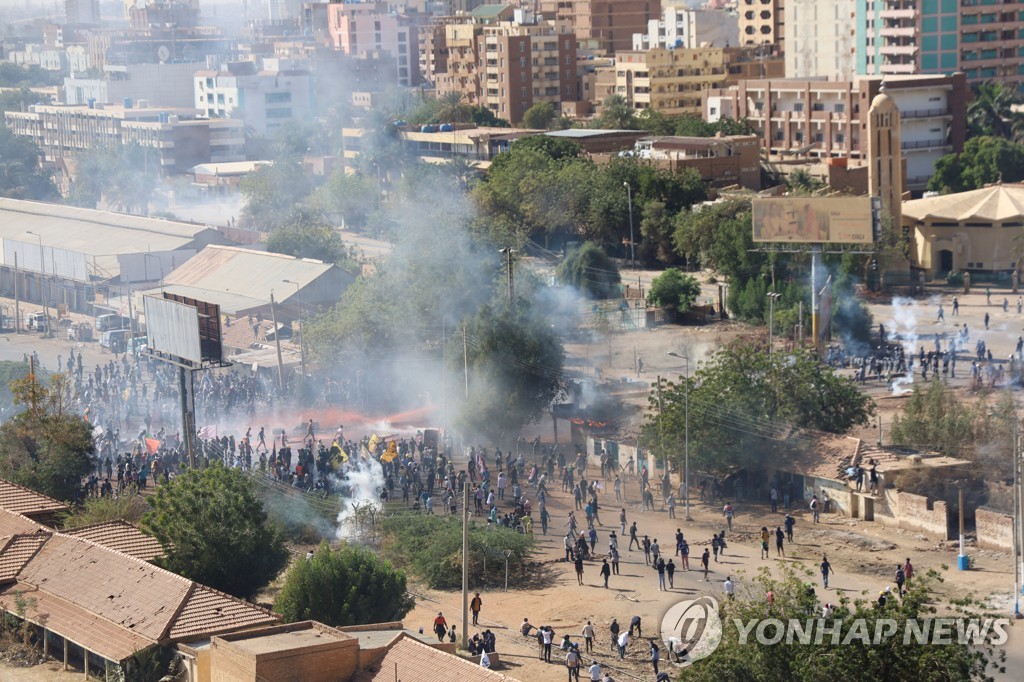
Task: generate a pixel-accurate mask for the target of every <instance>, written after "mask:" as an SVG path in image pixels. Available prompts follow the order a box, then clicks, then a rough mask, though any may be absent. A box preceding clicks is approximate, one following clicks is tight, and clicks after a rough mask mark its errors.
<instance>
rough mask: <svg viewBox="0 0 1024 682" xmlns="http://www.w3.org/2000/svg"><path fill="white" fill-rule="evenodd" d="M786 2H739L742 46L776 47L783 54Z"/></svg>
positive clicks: (771, 0) (755, 0) (770, 0)
mask: <svg viewBox="0 0 1024 682" xmlns="http://www.w3.org/2000/svg"><path fill="white" fill-rule="evenodd" d="M784 5H785V0H739V1H738V2H737V3H736V9H737V11H738V12H739V24H740V44H741V45H757V46H760V45H765V44H768V45H774V46H775V48H776V50H777V51H778V52H779V53H780V54H781V53H783V52H784V51H785V50H784V48H785V33H786V30H785V26H786V20H785V14H786V12H785V6H784Z"/></svg>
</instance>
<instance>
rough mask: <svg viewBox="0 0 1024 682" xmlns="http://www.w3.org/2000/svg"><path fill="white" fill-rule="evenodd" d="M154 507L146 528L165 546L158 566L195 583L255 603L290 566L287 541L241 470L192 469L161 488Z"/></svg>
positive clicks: (144, 520)
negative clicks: (257, 597)
mask: <svg viewBox="0 0 1024 682" xmlns="http://www.w3.org/2000/svg"><path fill="white" fill-rule="evenodd" d="M150 506H151V507H152V509H151V511H149V512H147V513H146V514H145V516H143V518H142V528H143V530H144V531H146V532H147V533H149V534H150V535H152V536H153V537H155V538H156V539H157V540H158V541H159V542H160V544H161V545H163V548H164V556H163V557H162V558H161V559H159V560H158V562H157V563H159V565H160V566H162V567H164V568H166V569H168V570H170V571H173V572H174V573H178V574H180V575H183V576H185V577H186V578H189V579H190V580H195V581H196V582H200V583H203V584H204V585H208V586H210V587H212V588H214V589H218V590H221V591H223V592H227V593H228V594H232V595H234V596H236V597H241V598H243V599H249V598H252V597H253V596H254V595H255V594H256V593H257V592H258V591H259V590H260V589H261V588H263V587H264V586H265V585H266V584H267V583H269V582H270V581H271V580H273V579H274V578H275V577H276V576H277V574H278V573H280V571H281V569H282V568H284V566H285V564H287V562H288V549H287V548H286V547H285V546H284V538H283V537H282V535H281V533H280V531H278V530H277V529H276V528H272V527H270V526H269V525H268V524H267V522H266V521H267V515H266V512H265V511H264V509H263V505H262V504H261V503H260V500H259V497H258V496H257V494H256V491H255V490H254V484H253V482H252V480H251V479H250V478H249V477H248V476H247V475H246V474H245V473H244V472H242V471H241V470H239V469H228V468H225V467H224V466H222V465H220V464H219V463H215V464H214V465H212V466H210V467H208V468H206V469H202V470H198V469H190V470H188V471H186V472H185V473H183V474H181V475H180V476H178V477H176V478H172V479H171V480H170V481H169V482H168V483H164V484H162V485H160V486H158V487H157V489H156V495H155V496H154V497H152V498H150Z"/></svg>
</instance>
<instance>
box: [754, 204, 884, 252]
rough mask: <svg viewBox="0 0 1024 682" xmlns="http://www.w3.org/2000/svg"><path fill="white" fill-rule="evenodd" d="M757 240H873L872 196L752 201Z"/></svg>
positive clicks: (806, 242) (858, 242)
mask: <svg viewBox="0 0 1024 682" xmlns="http://www.w3.org/2000/svg"><path fill="white" fill-rule="evenodd" d="M752 208H753V216H754V219H753V222H754V241H755V242H799V243H804V244H825V243H831V244H872V243H874V241H875V216H874V212H873V211H872V205H871V198H870V197H828V198H822V197H813V198H812V197H783V198H778V199H754V201H753V202H752Z"/></svg>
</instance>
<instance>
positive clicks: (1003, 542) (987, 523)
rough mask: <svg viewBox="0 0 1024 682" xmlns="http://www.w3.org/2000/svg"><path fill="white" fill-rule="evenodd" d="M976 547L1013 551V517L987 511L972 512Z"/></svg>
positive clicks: (976, 510) (977, 510)
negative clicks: (976, 540) (976, 541)
mask: <svg viewBox="0 0 1024 682" xmlns="http://www.w3.org/2000/svg"><path fill="white" fill-rule="evenodd" d="M974 525H975V528H976V530H977V536H978V546H979V547H986V548H988V549H1005V550H1010V551H1012V550H1013V517H1012V516H1010V515H1009V514H1003V513H1002V512H997V511H991V510H989V509H981V508H979V509H975V510H974Z"/></svg>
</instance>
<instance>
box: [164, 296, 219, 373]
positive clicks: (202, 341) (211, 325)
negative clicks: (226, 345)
mask: <svg viewBox="0 0 1024 682" xmlns="http://www.w3.org/2000/svg"><path fill="white" fill-rule="evenodd" d="M163 295H164V298H166V299H167V300H169V301H177V302H178V303H183V304H184V305H187V306H190V307H192V308H195V309H196V311H197V312H198V313H199V346H200V349H201V351H202V356H203V362H216V363H219V362H221V361H222V359H223V355H224V349H223V341H222V337H221V328H220V306H219V305H217V304H216V303H209V302H207V301H200V300H199V299H197V298H189V297H188V296H180V295H178V294H172V293H170V292H167V291H165V292H163Z"/></svg>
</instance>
